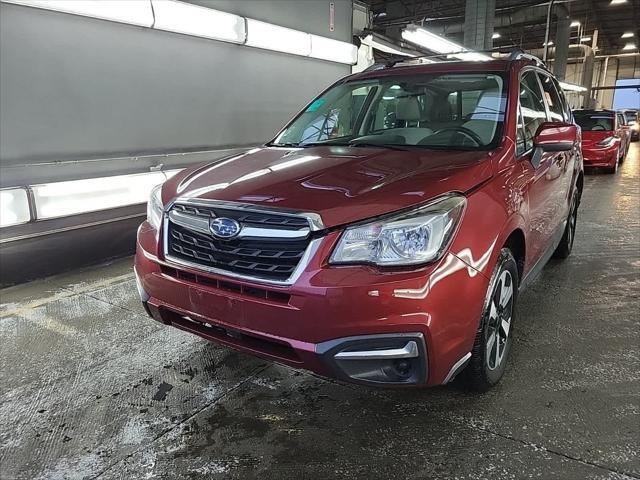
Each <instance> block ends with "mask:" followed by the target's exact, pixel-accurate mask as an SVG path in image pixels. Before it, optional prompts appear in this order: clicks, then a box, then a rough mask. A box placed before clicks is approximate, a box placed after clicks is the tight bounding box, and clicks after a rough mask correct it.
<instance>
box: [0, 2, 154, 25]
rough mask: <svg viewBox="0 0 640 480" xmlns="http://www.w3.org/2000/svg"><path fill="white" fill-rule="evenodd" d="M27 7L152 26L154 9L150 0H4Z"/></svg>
mask: <svg viewBox="0 0 640 480" xmlns="http://www.w3.org/2000/svg"><path fill="white" fill-rule="evenodd" d="M2 1H3V2H7V3H15V4H18V5H25V6H27V7H35V8H44V9H46V10H54V11H57V12H63V13H71V14H73V15H82V16H85V17H93V18H99V19H102V20H111V21H113V22H120V23H130V24H132V25H140V26H143V27H150V26H151V25H153V11H152V10H151V3H150V2H149V0H127V1H126V2H124V1H114V0H2Z"/></svg>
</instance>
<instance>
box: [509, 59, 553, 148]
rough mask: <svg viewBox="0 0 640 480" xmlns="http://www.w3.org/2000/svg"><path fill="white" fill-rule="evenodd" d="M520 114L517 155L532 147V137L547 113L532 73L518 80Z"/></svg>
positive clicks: (534, 75) (535, 76)
mask: <svg viewBox="0 0 640 480" xmlns="http://www.w3.org/2000/svg"><path fill="white" fill-rule="evenodd" d="M520 113H521V115H522V122H521V128H522V133H520V134H519V137H521V140H520V145H518V146H517V149H516V151H517V153H518V154H521V153H523V152H526V151H527V150H529V149H530V148H532V147H533V137H534V135H535V134H536V131H537V130H538V127H539V126H540V125H542V124H543V123H544V122H546V121H547V111H546V109H545V106H544V101H543V100H542V91H541V90H540V84H539V83H538V78H537V75H536V73H535V72H534V71H528V72H526V73H524V75H523V76H522V79H521V80H520Z"/></svg>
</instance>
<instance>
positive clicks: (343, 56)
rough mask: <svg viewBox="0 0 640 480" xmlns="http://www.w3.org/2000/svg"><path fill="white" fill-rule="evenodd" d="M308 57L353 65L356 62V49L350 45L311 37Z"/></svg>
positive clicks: (324, 38) (316, 36)
mask: <svg viewBox="0 0 640 480" xmlns="http://www.w3.org/2000/svg"><path fill="white" fill-rule="evenodd" d="M309 56H310V57H313V58H320V59H322V60H330V61H333V62H339V63H346V64H349V65H353V64H355V63H356V62H357V61H358V47H356V46H355V45H353V44H352V43H347V42H341V41H340V40H333V39H331V38H326V37H319V36H318V35H311V53H310V54H309Z"/></svg>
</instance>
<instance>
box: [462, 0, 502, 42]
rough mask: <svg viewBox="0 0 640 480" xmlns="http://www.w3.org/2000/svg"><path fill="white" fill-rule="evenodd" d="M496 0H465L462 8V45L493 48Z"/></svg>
mask: <svg viewBox="0 0 640 480" xmlns="http://www.w3.org/2000/svg"><path fill="white" fill-rule="evenodd" d="M495 16H496V0H467V3H466V6H465V10H464V46H465V47H467V48H470V49H472V50H489V49H491V48H493V39H492V38H491V37H492V36H493V23H494V21H495Z"/></svg>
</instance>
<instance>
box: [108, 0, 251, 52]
mask: <svg viewBox="0 0 640 480" xmlns="http://www.w3.org/2000/svg"><path fill="white" fill-rule="evenodd" d="M115 3H118V2H115ZM152 4H153V12H154V13H155V17H156V21H155V23H154V24H153V28H157V29H159V30H167V31H169V32H176V33H183V34H187V35H193V36H196V37H205V38H212V39H214V40H222V41H224V42H233V43H244V39H245V36H246V31H245V28H244V18H242V17H239V16H238V15H233V14H232V13H227V12H220V11H219V10H213V9H211V8H206V7H200V6H198V5H192V4H189V3H184V2H178V1H176V0H152Z"/></svg>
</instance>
